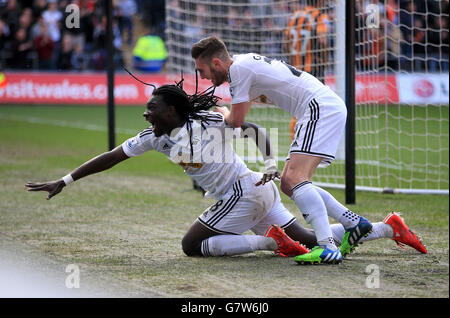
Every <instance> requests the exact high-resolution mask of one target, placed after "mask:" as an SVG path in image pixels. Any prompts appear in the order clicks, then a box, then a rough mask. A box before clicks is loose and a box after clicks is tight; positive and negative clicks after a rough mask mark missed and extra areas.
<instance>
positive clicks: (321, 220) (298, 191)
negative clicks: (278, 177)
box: [291, 181, 337, 250]
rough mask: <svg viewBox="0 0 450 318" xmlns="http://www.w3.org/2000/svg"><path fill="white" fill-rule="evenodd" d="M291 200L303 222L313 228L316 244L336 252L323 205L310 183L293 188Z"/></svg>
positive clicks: (303, 183)
mask: <svg viewBox="0 0 450 318" xmlns="http://www.w3.org/2000/svg"><path fill="white" fill-rule="evenodd" d="M291 199H292V200H294V202H295V204H297V206H298V208H299V209H300V212H301V213H302V214H303V217H304V218H305V221H306V222H307V223H308V224H310V225H311V227H312V228H313V230H314V233H315V234H316V238H317V243H318V244H319V245H326V246H327V247H328V248H329V249H331V250H336V249H337V247H336V245H335V244H334V241H333V234H332V232H331V229H330V223H329V221H328V214H327V209H326V206H325V203H324V202H323V200H322V197H321V196H320V194H319V193H318V192H317V191H316V189H315V187H314V186H313V185H312V184H311V182H309V181H305V182H302V183H299V184H298V185H296V186H295V187H293V188H292V197H291Z"/></svg>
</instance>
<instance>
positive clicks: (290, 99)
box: [228, 53, 338, 118]
mask: <svg viewBox="0 0 450 318" xmlns="http://www.w3.org/2000/svg"><path fill="white" fill-rule="evenodd" d="M228 82H229V84H230V94H231V102H232V104H238V103H243V102H249V101H252V100H255V99H257V98H259V97H260V96H261V95H264V96H265V97H266V98H267V99H268V100H269V101H270V102H272V103H273V104H275V105H276V106H278V107H280V108H282V109H284V110H286V111H288V112H289V113H290V114H291V115H292V116H294V117H296V118H302V116H303V114H304V112H305V109H306V107H307V105H308V103H309V102H310V101H311V100H312V99H313V98H314V97H316V96H319V95H322V94H332V95H336V94H335V93H334V92H333V91H332V90H331V89H330V88H329V87H328V86H325V85H324V84H322V83H321V82H320V81H319V80H318V79H317V78H315V77H314V76H312V75H311V74H309V73H307V72H303V71H300V70H297V69H296V68H294V67H293V66H291V65H288V64H286V63H284V62H282V61H279V60H275V59H270V58H267V57H265V56H262V55H258V54H255V53H248V54H237V55H233V63H232V64H231V66H230V69H229V73H228ZM336 97H338V96H337V95H336Z"/></svg>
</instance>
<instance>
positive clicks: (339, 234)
mask: <svg viewBox="0 0 450 318" xmlns="http://www.w3.org/2000/svg"><path fill="white" fill-rule="evenodd" d="M372 226H373V227H372V231H371V232H370V233H369V234H368V235H367V236H365V237H362V238H361V240H359V241H360V242H367V241H372V240H376V239H380V238H392V237H393V236H394V232H393V230H392V227H391V226H390V225H389V224H385V223H383V222H377V223H372ZM330 227H331V231H332V232H333V238H334V241H335V242H336V243H337V244H338V245H341V243H342V238H343V237H344V233H345V229H344V226H343V225H342V224H331V226H330Z"/></svg>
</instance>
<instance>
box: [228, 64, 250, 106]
mask: <svg viewBox="0 0 450 318" xmlns="http://www.w3.org/2000/svg"><path fill="white" fill-rule="evenodd" d="M229 75H230V76H229V82H230V95H231V103H232V104H238V103H244V102H248V101H250V88H251V85H252V82H253V78H254V73H253V72H252V71H251V69H250V68H248V67H246V66H243V65H233V64H232V65H231V67H230V74H229Z"/></svg>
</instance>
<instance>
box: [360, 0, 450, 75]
mask: <svg viewBox="0 0 450 318" xmlns="http://www.w3.org/2000/svg"><path fill="white" fill-rule="evenodd" d="M356 3H357V7H356V10H357V12H358V13H357V19H356V39H355V41H356V52H357V54H359V62H360V63H359V65H360V68H367V67H369V68H370V67H376V66H377V65H374V64H375V63H376V64H378V66H384V67H387V68H388V69H389V70H393V71H397V70H404V71H407V72H414V71H416V72H422V71H427V72H439V71H440V72H443V71H448V69H449V63H448V60H449V24H448V18H449V9H450V8H449V1H448V0H440V1H436V0H427V1H423V0H400V1H399V0H383V1H380V2H379V8H380V12H379V13H380V17H381V18H380V20H379V27H375V28H367V19H368V14H367V12H366V11H365V10H364V8H366V6H367V3H369V1H361V0H359V1H357V2H356Z"/></svg>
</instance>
